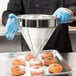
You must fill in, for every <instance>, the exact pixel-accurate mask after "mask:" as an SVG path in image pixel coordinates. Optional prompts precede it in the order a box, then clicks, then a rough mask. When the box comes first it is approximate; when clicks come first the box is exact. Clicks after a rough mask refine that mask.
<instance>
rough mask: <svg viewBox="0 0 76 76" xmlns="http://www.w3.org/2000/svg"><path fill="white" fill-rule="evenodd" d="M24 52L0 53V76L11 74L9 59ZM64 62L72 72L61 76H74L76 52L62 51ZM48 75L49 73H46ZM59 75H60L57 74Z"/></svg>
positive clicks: (75, 71)
mask: <svg viewBox="0 0 76 76" xmlns="http://www.w3.org/2000/svg"><path fill="white" fill-rule="evenodd" d="M24 54H25V53H24V52H18V53H0V76H11V74H10V70H11V60H12V58H13V57H15V56H16V55H24ZM61 55H62V56H63V58H64V59H65V60H66V62H67V63H68V64H69V65H70V66H71V68H72V74H69V75H61V76H76V53H75V52H74V53H62V54H61ZM48 76H50V75H48ZM58 76H60V75H58Z"/></svg>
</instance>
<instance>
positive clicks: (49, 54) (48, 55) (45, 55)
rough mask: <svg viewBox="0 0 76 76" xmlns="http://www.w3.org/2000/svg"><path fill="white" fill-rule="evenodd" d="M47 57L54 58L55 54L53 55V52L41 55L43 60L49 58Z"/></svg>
mask: <svg viewBox="0 0 76 76" xmlns="http://www.w3.org/2000/svg"><path fill="white" fill-rule="evenodd" d="M47 57H53V53H52V52H43V53H42V54H41V58H42V59H45V58H47Z"/></svg>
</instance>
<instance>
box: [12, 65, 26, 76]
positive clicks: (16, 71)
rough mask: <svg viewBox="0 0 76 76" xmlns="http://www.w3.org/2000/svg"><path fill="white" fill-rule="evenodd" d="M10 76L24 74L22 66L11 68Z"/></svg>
mask: <svg viewBox="0 0 76 76" xmlns="http://www.w3.org/2000/svg"><path fill="white" fill-rule="evenodd" d="M11 73H12V76H20V75H24V74H25V73H26V71H25V68H24V66H19V65H14V66H12V68H11Z"/></svg>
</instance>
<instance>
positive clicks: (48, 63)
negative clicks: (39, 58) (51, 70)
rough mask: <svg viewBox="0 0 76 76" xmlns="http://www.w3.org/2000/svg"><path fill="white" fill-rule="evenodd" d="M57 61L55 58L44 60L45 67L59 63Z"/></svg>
mask: <svg viewBox="0 0 76 76" xmlns="http://www.w3.org/2000/svg"><path fill="white" fill-rule="evenodd" d="M57 62H58V61H57V59H56V58H54V57H47V58H45V59H44V65H46V66H49V65H50V64H52V63H57Z"/></svg>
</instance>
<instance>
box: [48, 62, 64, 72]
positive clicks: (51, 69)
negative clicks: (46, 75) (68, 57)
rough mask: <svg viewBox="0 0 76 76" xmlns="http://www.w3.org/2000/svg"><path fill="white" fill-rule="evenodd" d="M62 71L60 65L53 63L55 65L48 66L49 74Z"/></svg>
mask: <svg viewBox="0 0 76 76" xmlns="http://www.w3.org/2000/svg"><path fill="white" fill-rule="evenodd" d="M62 70H63V67H62V65H60V64H57V63H55V64H51V65H49V72H50V73H60V72H61V71H62Z"/></svg>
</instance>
